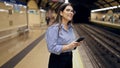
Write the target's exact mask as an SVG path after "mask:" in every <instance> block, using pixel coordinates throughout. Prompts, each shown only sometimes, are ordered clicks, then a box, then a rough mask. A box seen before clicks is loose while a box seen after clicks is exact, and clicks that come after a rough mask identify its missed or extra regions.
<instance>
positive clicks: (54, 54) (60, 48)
mask: <svg viewBox="0 0 120 68" xmlns="http://www.w3.org/2000/svg"><path fill="white" fill-rule="evenodd" d="M73 15H74V10H73V7H72V5H71V4H63V5H61V6H60V8H59V10H58V15H57V18H56V20H55V24H53V25H52V26H50V27H48V30H47V32H46V42H47V46H48V50H49V52H50V59H49V65H48V68H72V50H74V48H75V47H77V46H79V45H80V43H78V42H75V35H74V32H73V27H72V25H71V24H72V23H71V22H72V18H73Z"/></svg>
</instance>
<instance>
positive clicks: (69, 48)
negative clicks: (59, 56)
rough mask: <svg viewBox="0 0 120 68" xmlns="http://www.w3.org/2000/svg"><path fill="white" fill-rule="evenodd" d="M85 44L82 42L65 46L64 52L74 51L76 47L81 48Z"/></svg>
mask: <svg viewBox="0 0 120 68" xmlns="http://www.w3.org/2000/svg"><path fill="white" fill-rule="evenodd" d="M82 43H83V41H80V42H75V41H73V42H71V43H70V44H67V45H64V47H63V49H62V51H63V52H64V51H66V50H73V49H74V48H75V47H77V46H80V45H81V44H82Z"/></svg>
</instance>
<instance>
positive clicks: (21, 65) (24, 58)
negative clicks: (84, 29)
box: [0, 25, 93, 68]
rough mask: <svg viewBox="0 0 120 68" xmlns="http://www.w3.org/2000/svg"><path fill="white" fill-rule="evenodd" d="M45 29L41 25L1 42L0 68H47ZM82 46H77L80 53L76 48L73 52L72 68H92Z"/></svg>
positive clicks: (45, 27)
mask: <svg viewBox="0 0 120 68" xmlns="http://www.w3.org/2000/svg"><path fill="white" fill-rule="evenodd" d="M46 29H47V26H46V25H42V26H41V27H38V28H34V29H30V30H29V32H28V33H24V34H22V35H20V36H17V37H15V38H13V39H9V40H7V41H4V42H1V43H0V68H47V67H48V61H49V52H48V50H47V45H46V41H45V32H46ZM83 45H84V44H83ZM83 45H82V46H83ZM82 46H79V49H80V50H81V51H78V48H77V49H76V50H74V51H73V68H87V67H86V65H89V68H93V67H92V64H91V63H89V61H90V60H89V59H88V57H87V55H86V54H85V51H84V49H83V48H82ZM86 62H87V64H85V63H86ZM83 63H84V64H83Z"/></svg>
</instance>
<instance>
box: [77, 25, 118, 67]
mask: <svg viewBox="0 0 120 68" xmlns="http://www.w3.org/2000/svg"><path fill="white" fill-rule="evenodd" d="M75 27H76V30H77V32H78V34H79V35H80V36H81V35H84V36H85V37H86V39H85V42H86V44H85V45H86V46H84V47H85V48H86V51H88V50H89V53H88V54H89V55H88V56H90V59H91V62H92V63H93V65H94V67H95V68H119V67H120V41H119V39H120V36H119V35H117V34H114V33H112V32H109V31H106V30H103V29H101V28H98V27H95V26H93V25H88V24H80V25H77V26H75Z"/></svg>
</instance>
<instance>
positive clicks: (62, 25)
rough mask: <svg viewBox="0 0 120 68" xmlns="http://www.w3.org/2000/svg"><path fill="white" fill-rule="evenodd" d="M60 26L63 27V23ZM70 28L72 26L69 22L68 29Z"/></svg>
mask: <svg viewBox="0 0 120 68" xmlns="http://www.w3.org/2000/svg"><path fill="white" fill-rule="evenodd" d="M61 27H62V28H63V29H64V25H63V24H61ZM70 28H72V24H71V23H69V24H68V30H69V29H70Z"/></svg>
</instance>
